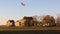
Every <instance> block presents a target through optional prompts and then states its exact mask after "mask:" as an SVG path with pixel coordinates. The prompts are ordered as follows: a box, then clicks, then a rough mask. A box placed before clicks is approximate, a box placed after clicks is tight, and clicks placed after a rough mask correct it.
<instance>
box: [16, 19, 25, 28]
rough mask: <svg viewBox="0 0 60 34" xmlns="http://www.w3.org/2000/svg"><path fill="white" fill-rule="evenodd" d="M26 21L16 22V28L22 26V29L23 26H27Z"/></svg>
mask: <svg viewBox="0 0 60 34" xmlns="http://www.w3.org/2000/svg"><path fill="white" fill-rule="evenodd" d="M25 21H26V20H24V19H21V20H18V21H16V23H15V26H17V27H18V26H20V27H22V26H25Z"/></svg>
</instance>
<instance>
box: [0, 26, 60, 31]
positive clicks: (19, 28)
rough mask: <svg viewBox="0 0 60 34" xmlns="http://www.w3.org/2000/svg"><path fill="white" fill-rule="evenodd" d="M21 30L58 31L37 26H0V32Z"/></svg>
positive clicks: (55, 28) (58, 28) (56, 28)
mask: <svg viewBox="0 0 60 34" xmlns="http://www.w3.org/2000/svg"><path fill="white" fill-rule="evenodd" d="M21 30H60V27H39V26H31V27H7V26H0V31H21Z"/></svg>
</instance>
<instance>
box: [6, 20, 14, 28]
mask: <svg viewBox="0 0 60 34" xmlns="http://www.w3.org/2000/svg"><path fill="white" fill-rule="evenodd" d="M7 26H8V27H9V26H15V21H14V20H8V21H7Z"/></svg>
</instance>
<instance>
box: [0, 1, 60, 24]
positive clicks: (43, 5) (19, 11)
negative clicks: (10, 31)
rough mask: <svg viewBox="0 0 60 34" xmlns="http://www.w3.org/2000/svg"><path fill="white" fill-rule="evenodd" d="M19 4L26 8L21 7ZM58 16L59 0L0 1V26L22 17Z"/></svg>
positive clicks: (59, 9) (59, 12)
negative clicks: (23, 4)
mask: <svg viewBox="0 0 60 34" xmlns="http://www.w3.org/2000/svg"><path fill="white" fill-rule="evenodd" d="M21 2H23V3H25V4H26V6H22V5H21ZM58 14H60V0H0V25H6V22H7V21H8V20H12V19H13V20H15V21H16V20H19V19H21V18H22V17H24V16H34V15H39V16H40V15H53V16H55V17H56V15H58Z"/></svg>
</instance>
